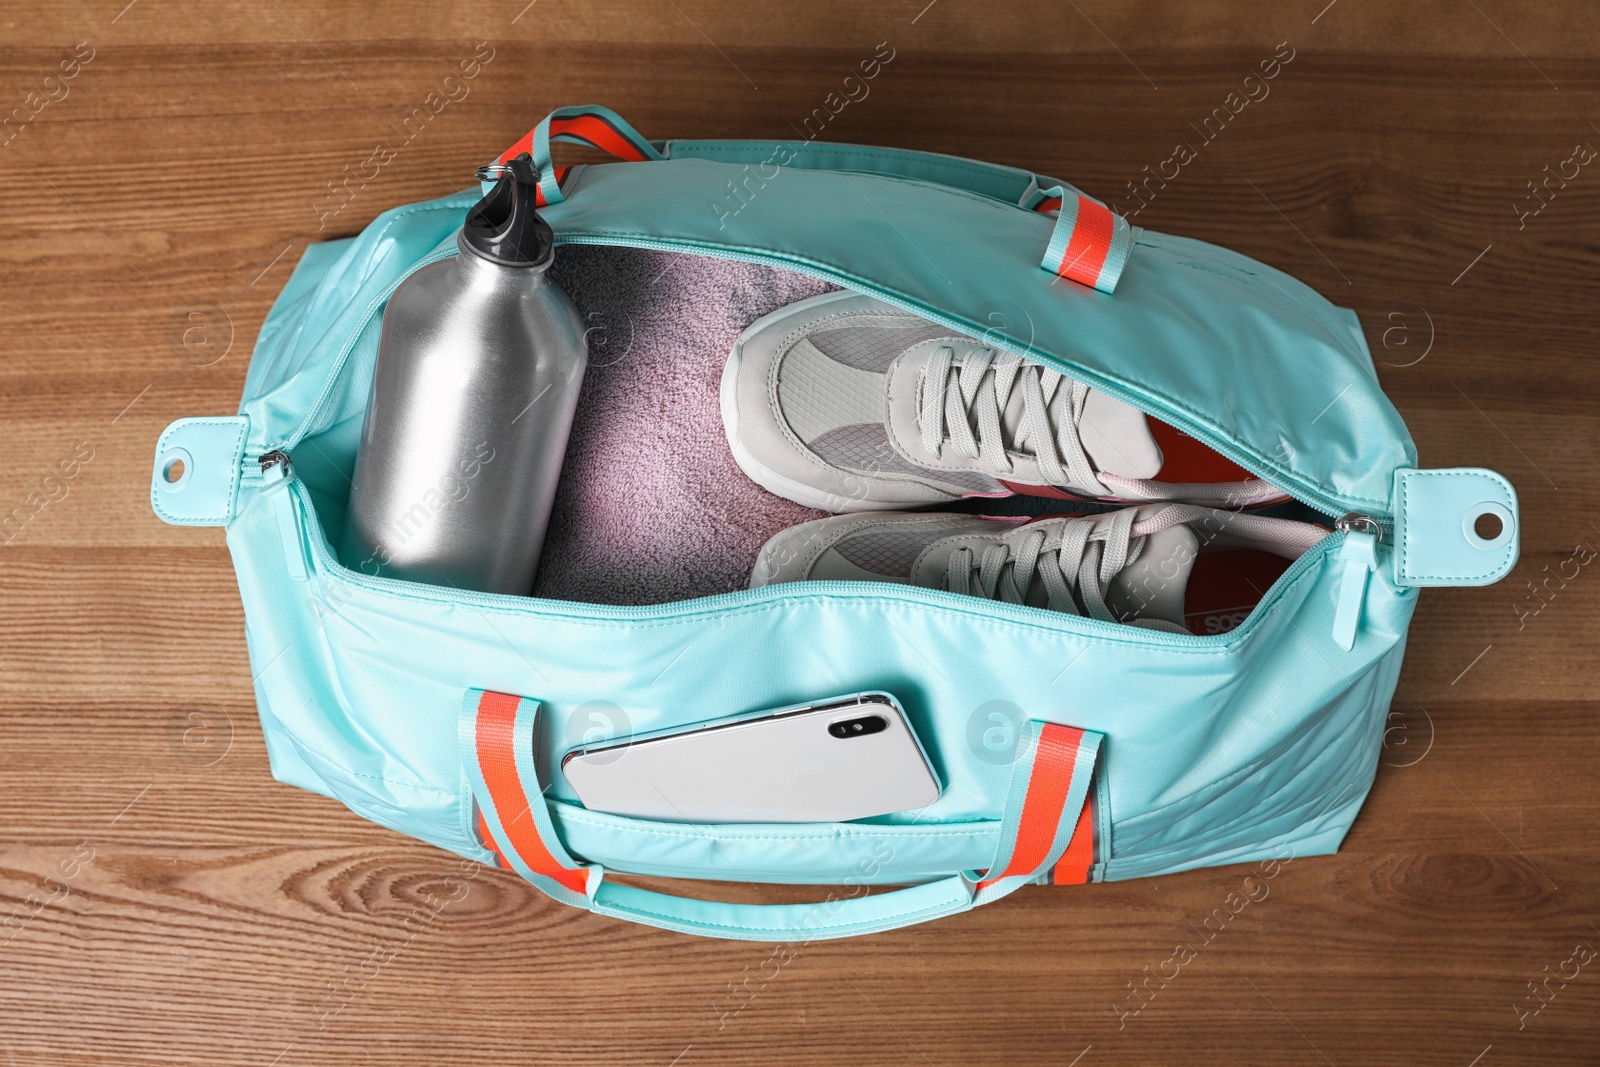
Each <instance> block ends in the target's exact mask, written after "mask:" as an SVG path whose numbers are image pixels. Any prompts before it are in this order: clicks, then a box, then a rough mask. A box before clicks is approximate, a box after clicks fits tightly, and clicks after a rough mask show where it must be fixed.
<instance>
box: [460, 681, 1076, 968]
mask: <svg viewBox="0 0 1600 1067" xmlns="http://www.w3.org/2000/svg"><path fill="white" fill-rule="evenodd" d="M538 711H539V702H538V701H536V700H533V699H531V698H528V697H520V696H513V695H511V694H507V693H494V692H488V691H485V690H480V689H473V690H468V691H467V693H466V695H465V699H464V700H463V701H462V714H461V737H460V740H461V752H462V762H463V764H464V765H465V766H466V768H467V772H468V778H469V781H470V782H471V785H472V791H473V796H474V799H475V800H476V801H477V805H478V818H477V820H476V825H477V827H478V832H479V833H480V834H481V835H482V837H483V844H484V847H485V848H487V849H488V850H490V851H491V852H492V853H494V856H495V859H496V862H498V863H499V864H500V865H501V866H502V867H507V868H509V869H511V870H514V871H516V872H517V873H518V874H520V875H522V876H523V877H524V878H526V879H527V880H528V881H529V882H532V883H533V884H534V885H535V886H537V887H538V888H539V889H540V890H542V891H543V892H545V893H546V894H548V895H549V896H551V897H553V898H554V899H556V900H559V901H561V902H562V903H563V904H571V905H573V906H574V907H580V908H586V909H588V910H590V911H594V912H598V913H599V914H602V915H610V916H613V917H615V918H619V919H629V920H632V921H634V922H638V923H643V924H645V925H647V926H657V927H660V928H662V929H665V930H677V931H680V932H682V933H690V934H700V935H703V936H709V937H725V938H734V939H738V940H746V941H794V940H820V939H824V938H834V937H848V936H851V935H853V934H867V933H874V932H877V931H880V930H892V929H894V928H896V927H900V926H908V925H910V924H912V923H919V922H925V921H926V920H928V919H937V918H939V917H941V916H944V915H954V914H956V913H958V912H963V911H967V910H969V909H970V908H972V907H974V906H976V905H978V904H987V903H989V902H990V901H992V900H998V899H999V898H1000V897H1003V896H1005V895H1006V894H1008V893H1011V892H1013V891H1015V890H1016V889H1018V888H1019V887H1021V886H1022V885H1024V884H1025V883H1027V882H1031V881H1040V880H1044V879H1045V878H1046V877H1047V876H1048V875H1049V873H1050V871H1051V869H1052V868H1055V873H1056V881H1057V882H1058V883H1059V882H1061V881H1062V878H1063V876H1065V877H1066V878H1067V879H1068V880H1072V881H1077V882H1084V881H1087V880H1088V877H1089V870H1090V867H1091V866H1092V863H1093V851H1094V830H1093V822H1094V819H1093V815H1092V811H1091V809H1090V806H1089V803H1088V799H1089V787H1090V782H1091V780H1092V779H1093V772H1094V765H1095V760H1096V758H1097V756H1098V754H1099V750H1100V742H1101V740H1102V735H1101V734H1098V733H1095V732H1093V731H1089V730H1078V729H1074V728H1073V727H1068V726H1061V725H1058V724H1056V723H1043V722H1036V721H1031V720H1030V721H1029V722H1027V723H1026V724H1025V725H1024V731H1023V737H1022V739H1021V741H1020V742H1019V745H1018V749H1017V753H1018V755H1017V760H1016V763H1015V764H1014V765H1013V769H1012V776H1011V787H1010V792H1009V794H1008V797H1007V800H1006V810H1005V817H1004V820H1003V822H1002V827H1001V835H1000V836H1001V844H1000V848H999V855H997V857H996V859H995V862H994V863H993V864H991V865H990V868H989V870H988V871H987V872H985V873H983V874H981V875H980V874H977V873H976V872H967V873H958V874H954V875H952V876H950V877H949V878H944V879H940V880H939V881H936V882H929V883H927V884H925V885H919V886H912V887H910V888H908V889H897V890H892V891H890V892H886V893H875V894H871V895H862V896H856V897H850V898H847V899H838V898H833V899H829V900H824V901H819V902H817V903H813V904H728V903H719V902H715V901H706V900H696V899H692V898H688V897H675V896H671V895H669V894H665V893H656V892H652V891H650V890H647V889H639V888H636V887H634V886H628V885H619V884H616V883H613V882H607V881H606V880H605V871H604V869H603V868H602V867H601V866H600V865H599V864H597V863H584V862H581V861H579V860H577V859H574V858H573V857H572V855H571V854H569V853H568V852H567V850H566V848H565V847H564V846H563V845H562V844H561V840H560V838H559V837H558V836H557V835H556V832H555V826H554V823H553V822H552V820H551V818H550V809H549V807H548V805H547V804H546V803H545V802H544V798H543V796H542V794H541V791H540V789H539V784H538V782H539V779H538V771H537V768H536V767H535V766H534V761H533V750H534V737H535V729H536V725H537V719H538ZM664 825H671V824H664Z"/></svg>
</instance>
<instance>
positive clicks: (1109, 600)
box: [1106, 525, 1200, 632]
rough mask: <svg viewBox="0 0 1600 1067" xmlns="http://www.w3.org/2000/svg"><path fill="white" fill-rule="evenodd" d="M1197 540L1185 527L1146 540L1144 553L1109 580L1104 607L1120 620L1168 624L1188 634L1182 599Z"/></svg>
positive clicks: (1160, 532)
mask: <svg viewBox="0 0 1600 1067" xmlns="http://www.w3.org/2000/svg"><path fill="white" fill-rule="evenodd" d="M1199 551H1200V540H1199V538H1197V537H1195V535H1194V532H1193V531H1192V530H1190V529H1189V527H1187V526H1181V525H1180V526H1172V527H1168V528H1167V529H1165V530H1161V531H1159V532H1157V533H1153V534H1150V535H1149V536H1148V537H1147V538H1146V539H1145V544H1144V551H1143V552H1141V553H1139V558H1138V559H1136V560H1134V561H1133V563H1131V564H1130V565H1128V566H1126V567H1124V568H1122V571H1121V573H1119V574H1118V575H1117V576H1116V577H1115V578H1113V579H1111V584H1110V586H1109V587H1108V588H1107V589H1106V606H1107V607H1109V608H1110V609H1111V610H1112V612H1113V613H1114V614H1115V615H1116V616H1117V617H1118V618H1120V619H1122V620H1124V621H1126V622H1136V621H1139V620H1141V619H1153V620H1159V621H1161V622H1170V623H1172V624H1174V625H1176V626H1178V627H1181V628H1183V629H1184V630H1185V632H1187V630H1188V627H1187V625H1186V624H1185V621H1184V617H1183V605H1184V596H1185V594H1186V593H1187V592H1188V589H1189V575H1190V573H1191V572H1192V571H1193V570H1194V560H1195V556H1196V555H1198V554H1199Z"/></svg>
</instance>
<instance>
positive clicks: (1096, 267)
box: [499, 104, 1133, 293]
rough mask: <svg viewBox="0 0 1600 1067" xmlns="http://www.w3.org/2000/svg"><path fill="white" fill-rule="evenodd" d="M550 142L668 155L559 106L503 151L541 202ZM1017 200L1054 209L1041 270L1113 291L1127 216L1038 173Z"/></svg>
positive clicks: (560, 170)
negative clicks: (535, 178) (530, 172)
mask: <svg viewBox="0 0 1600 1067" xmlns="http://www.w3.org/2000/svg"><path fill="white" fill-rule="evenodd" d="M551 140H557V141H569V142H572V143H574V144H584V145H588V146H590V147H591V148H598V149H600V150H601V151H602V152H609V153H611V154H612V155H613V156H616V157H617V158H618V159H622V160H627V161H629V162H632V163H642V162H645V161H647V160H662V159H665V158H667V157H666V156H664V155H663V154H662V153H661V151H660V150H659V149H658V148H656V146H655V145H653V144H651V143H650V142H649V141H647V140H645V138H644V136H643V135H642V134H641V133H639V131H638V130H636V129H634V128H633V127H632V126H630V125H628V122H627V120H626V119H624V118H623V117H622V116H621V115H618V114H617V113H616V112H615V111H612V110H611V109H610V108H608V107H601V106H600V105H599V104H583V105H579V106H576V107H558V108H556V109H555V110H554V111H552V112H550V114H548V115H546V116H545V117H544V120H543V121H542V122H540V123H539V125H537V126H535V127H534V128H533V129H532V130H530V131H528V133H527V134H526V135H525V136H523V137H522V138H521V139H520V140H518V141H517V143H516V144H513V145H512V146H511V147H510V148H507V149H506V150H505V151H504V152H502V153H501V154H500V160H499V162H500V163H501V164H502V165H503V164H506V163H510V162H511V161H512V160H513V159H515V158H516V157H517V156H519V155H521V154H522V153H524V152H527V153H528V154H529V155H530V157H531V158H532V161H533V169H534V171H535V172H537V173H538V175H539V193H538V196H537V197H536V198H535V199H536V203H537V204H538V206H540V207H544V206H545V205H547V204H559V203H561V202H562V201H563V200H565V199H566V196H565V195H564V194H563V193H562V191H561V183H562V182H563V181H564V180H565V179H566V177H567V173H568V172H569V171H570V170H571V169H572V168H571V167H557V166H555V165H554V164H553V161H552V159H551V156H550V142H551ZM696 143H697V144H699V145H701V146H702V147H701V151H704V146H705V145H706V144H709V143H711V142H696ZM843 147H846V148H848V147H852V146H843ZM895 158H900V157H895ZM941 158H943V157H941ZM946 165H948V162H947V164H946ZM1019 173H1020V172H1019ZM1021 206H1022V207H1025V208H1028V209H1029V210H1031V211H1038V212H1040V213H1041V214H1049V213H1051V212H1055V214H1056V225H1055V230H1054V231H1053V232H1052V233H1051V235H1050V243H1049V244H1048V245H1046V247H1045V253H1044V260H1043V262H1042V263H1040V267H1041V268H1042V269H1044V270H1047V271H1050V272H1051V273H1052V274H1055V275H1057V276H1058V277H1061V278H1066V279H1068V280H1069V281H1074V282H1079V283H1081V284H1083V285H1087V286H1089V287H1090V288H1093V289H1097V290H1099V291H1100V292H1102V293H1110V292H1112V291H1113V290H1115V289H1116V287H1117V281H1118V279H1120V278H1121V277H1122V268H1123V266H1124V265H1125V264H1126V263H1127V261H1128V252H1129V251H1130V250H1131V249H1132V248H1133V227H1132V226H1131V225H1130V224H1129V223H1128V220H1127V219H1125V218H1123V217H1122V216H1121V215H1118V214H1116V213H1115V212H1113V211H1112V210H1111V209H1110V208H1108V207H1106V206H1105V205H1104V204H1102V203H1100V201H1098V200H1095V199H1092V198H1091V197H1087V196H1084V195H1083V194H1082V193H1080V192H1078V190H1076V189H1073V188H1071V187H1069V186H1065V185H1056V186H1052V187H1051V188H1049V189H1041V188H1039V186H1038V181H1037V179H1036V178H1035V179H1033V180H1030V181H1029V183H1028V188H1027V190H1026V191H1025V192H1024V193H1023V195H1022V200H1021Z"/></svg>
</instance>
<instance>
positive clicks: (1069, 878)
mask: <svg viewBox="0 0 1600 1067" xmlns="http://www.w3.org/2000/svg"><path fill="white" fill-rule="evenodd" d="M1093 866H1094V794H1093V793H1090V794H1089V795H1088V796H1087V797H1085V798H1084V801H1083V811H1082V812H1080V813H1079V815H1078V825H1077V826H1076V827H1074V828H1073V830H1072V840H1071V841H1070V842H1068V844H1067V850H1066V851H1065V852H1063V853H1062V854H1061V858H1060V859H1059V860H1057V861H1056V869H1055V871H1054V872H1053V873H1052V874H1051V877H1050V884H1051V885H1085V884H1087V883H1088V881H1089V868H1091V867H1093Z"/></svg>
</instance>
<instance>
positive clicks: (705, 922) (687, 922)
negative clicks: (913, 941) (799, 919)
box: [600, 897, 971, 933]
mask: <svg viewBox="0 0 1600 1067" xmlns="http://www.w3.org/2000/svg"><path fill="white" fill-rule="evenodd" d="M686 899H688V898H686ZM863 899H864V898H863ZM692 902H693V903H696V904H711V905H713V906H721V905H720V904H719V902H717V901H701V900H695V901H692ZM829 903H831V901H827V900H819V901H817V902H816V903H815V904H814V905H807V904H790V905H778V906H779V907H785V906H787V907H799V908H804V907H826V906H827V905H828V904H829ZM963 903H971V901H965V900H963V899H962V898H960V897H948V898H946V899H945V900H942V901H940V902H938V903H936V904H930V905H928V906H926V907H922V908H918V909H916V910H915V911H902V912H896V913H894V914H892V915H886V916H884V917H882V918H879V919H859V920H857V921H855V922H848V923H835V924H831V925H825V926H818V927H817V929H818V930H854V929H856V928H858V927H863V926H877V925H879V924H880V923H883V922H894V921H896V920H900V919H913V918H915V917H917V916H919V915H933V914H936V913H940V912H942V911H944V909H946V908H950V907H956V906H959V905H961V904H963ZM757 906H758V907H759V906H760V905H757ZM769 906H770V905H769ZM600 907H601V909H602V910H609V911H615V912H621V913H627V912H633V913H636V914H639V915H650V916H654V917H655V918H657V919H665V920H667V921H668V922H673V923H677V924H678V925H680V926H697V927H711V928H714V929H718V930H748V931H759V932H763V933H765V932H772V933H790V932H793V931H794V930H795V929H796V928H795V927H792V926H782V925H779V926H771V925H765V924H763V925H740V924H737V923H719V922H712V921H711V920H710V919H690V918H685V917H684V916H682V915H674V914H673V913H671V912H666V911H655V910H653V909H651V908H645V907H641V906H639V905H637V904H604V903H602V904H601V905H600Z"/></svg>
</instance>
